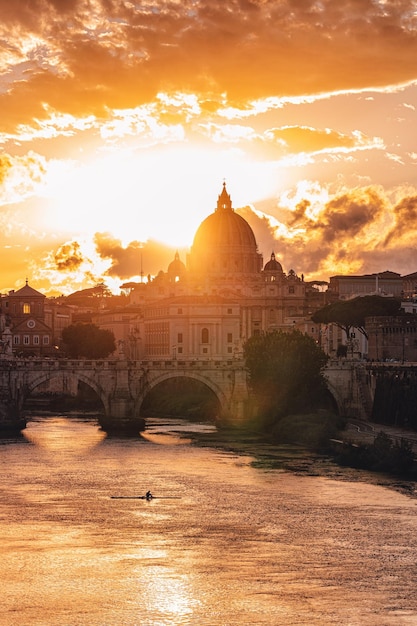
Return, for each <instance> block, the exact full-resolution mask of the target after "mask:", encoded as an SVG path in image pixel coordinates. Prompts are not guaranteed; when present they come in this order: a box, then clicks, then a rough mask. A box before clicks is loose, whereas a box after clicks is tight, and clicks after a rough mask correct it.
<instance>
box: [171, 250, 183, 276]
mask: <svg viewBox="0 0 417 626" xmlns="http://www.w3.org/2000/svg"><path fill="white" fill-rule="evenodd" d="M185 272H186V268H185V265H184V263H183V262H182V261H181V260H180V255H179V254H178V252H176V253H175V257H174V260H173V261H171V263H170V264H169V265H168V272H167V273H168V276H169V277H170V278H173V279H174V280H176V279H177V278H181V277H182V276H184V274H185Z"/></svg>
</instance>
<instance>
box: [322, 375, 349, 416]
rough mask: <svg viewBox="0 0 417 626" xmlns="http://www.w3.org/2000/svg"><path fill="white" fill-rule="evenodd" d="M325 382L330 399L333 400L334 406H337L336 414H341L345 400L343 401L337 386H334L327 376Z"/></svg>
mask: <svg viewBox="0 0 417 626" xmlns="http://www.w3.org/2000/svg"><path fill="white" fill-rule="evenodd" d="M326 383H327V391H328V392H329V396H330V398H331V400H333V402H334V404H335V408H337V412H338V414H339V415H343V413H344V408H345V402H344V401H343V398H342V397H341V395H340V393H339V391H338V389H337V387H335V385H334V384H333V383H332V382H331V381H330V380H329V379H328V378H326Z"/></svg>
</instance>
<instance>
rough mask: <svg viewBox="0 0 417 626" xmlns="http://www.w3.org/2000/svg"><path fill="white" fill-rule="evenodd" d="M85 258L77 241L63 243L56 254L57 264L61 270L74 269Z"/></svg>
mask: <svg viewBox="0 0 417 626" xmlns="http://www.w3.org/2000/svg"><path fill="white" fill-rule="evenodd" d="M84 260H85V259H84V255H83V253H82V251H81V246H80V244H79V243H77V242H76V241H73V242H71V243H65V244H63V245H62V246H61V247H60V248H59V249H58V250H57V252H56V253H55V255H54V261H55V266H56V269H57V270H58V271H59V272H71V271H74V270H76V269H78V268H79V267H80V266H81V265H82V263H83V262H84Z"/></svg>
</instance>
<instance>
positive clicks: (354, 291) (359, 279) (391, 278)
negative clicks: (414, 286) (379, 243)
mask: <svg viewBox="0 0 417 626" xmlns="http://www.w3.org/2000/svg"><path fill="white" fill-rule="evenodd" d="M368 295H380V296H393V297H394V298H402V297H403V295H404V285H403V279H402V278H401V276H400V274H397V273H396V272H390V271H388V270H387V271H385V272H379V273H377V274H364V275H362V276H349V275H347V276H343V275H338V276H331V277H330V283H329V297H330V298H332V299H333V300H349V299H350V298H356V297H357V296H368Z"/></svg>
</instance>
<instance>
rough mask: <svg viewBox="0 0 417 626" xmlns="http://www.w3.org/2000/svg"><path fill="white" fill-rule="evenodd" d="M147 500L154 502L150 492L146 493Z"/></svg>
mask: <svg viewBox="0 0 417 626" xmlns="http://www.w3.org/2000/svg"><path fill="white" fill-rule="evenodd" d="M145 498H146V499H147V500H152V498H153V496H152V493H151V492H150V491H147V492H146V495H145Z"/></svg>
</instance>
